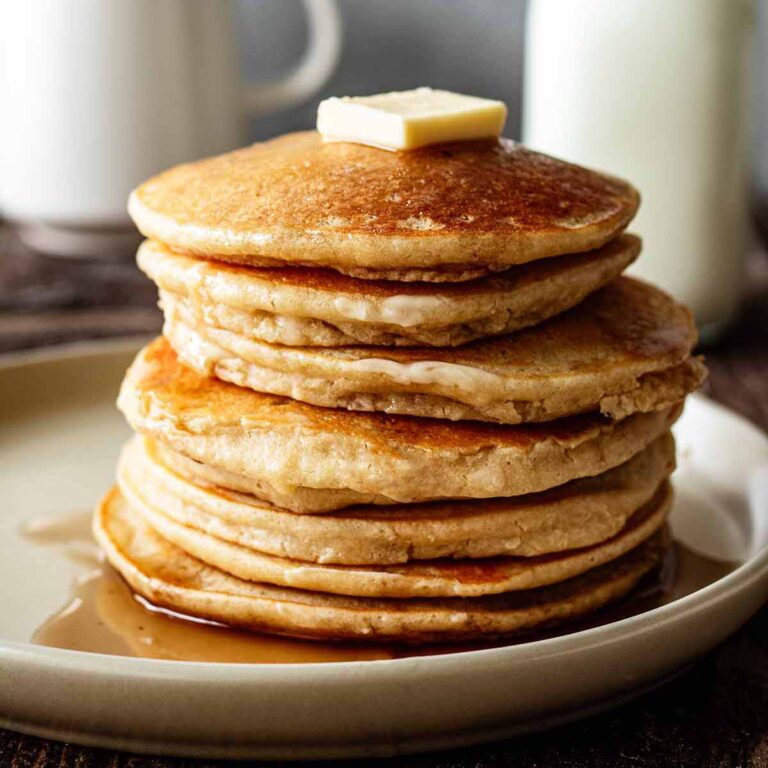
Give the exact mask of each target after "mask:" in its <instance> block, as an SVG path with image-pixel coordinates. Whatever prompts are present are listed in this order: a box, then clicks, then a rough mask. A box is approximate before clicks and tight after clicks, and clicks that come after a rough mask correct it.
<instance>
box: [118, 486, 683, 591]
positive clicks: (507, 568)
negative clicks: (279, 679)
mask: <svg viewBox="0 0 768 768" xmlns="http://www.w3.org/2000/svg"><path fill="white" fill-rule="evenodd" d="M671 500H672V493H671V489H670V487H669V485H668V484H665V485H664V487H663V488H661V489H660V490H659V492H658V493H657V494H656V496H654V498H653V500H652V501H651V502H649V503H648V504H647V505H645V506H644V507H643V508H642V509H640V510H638V511H637V512H636V513H635V515H633V516H632V518H631V519H630V520H629V522H628V523H627V525H626V526H625V527H624V528H623V529H622V530H621V531H620V532H619V533H618V534H616V535H615V536H613V537H611V538H610V539H607V540H606V541H602V542H600V543H598V544H594V545H592V546H591V547H586V548H583V549H576V550H566V551H564V552H559V553H556V554H548V555H539V556H538V557H508V556H506V557H492V558H482V559H479V560H466V559H464V560H431V561H418V560H414V561H411V562H408V563H404V564H400V565H388V566H385V565H331V564H319V563H310V562H306V561H302V560H291V559H288V558H283V557H276V556H274V555H267V554H264V553H262V552H256V551H254V550H253V549H250V548H248V547H244V546H242V545H240V544H237V543H232V542H229V541H225V540H224V539H220V538H218V537H217V536H212V535H210V534H208V533H203V532H202V531H200V530H198V529H197V528H193V527H191V526H187V525H184V524H182V523H179V522H178V521H176V520H174V519H173V518H172V517H170V516H168V515H166V514H164V512H163V511H162V510H161V509H159V508H158V507H155V506H152V505H149V504H141V505H139V506H136V507H134V506H132V505H131V504H130V503H129V507H130V508H131V509H132V510H133V511H134V512H135V513H136V514H140V515H141V516H142V517H143V518H144V520H145V521H146V522H147V523H148V524H149V525H150V527H152V528H154V529H155V531H157V532H158V533H159V534H160V535H161V536H162V537H163V538H164V539H167V540H168V541H170V542H171V543H172V544H175V545H176V546H178V547H180V548H181V549H183V550H184V551H185V552H187V553H188V554H190V555H192V556H193V557H196V558H197V559H199V560H202V561H203V562H205V563H207V564H208V565H212V566H215V567H216V568H218V569H219V570H221V571H224V572H226V573H229V574H231V575H233V576H237V577H238V578H241V579H245V580H246V581H257V582H262V583H265V584H275V585H277V586H284V587H296V588H298V589H307V590H310V591H313V592H327V593H331V594H340V595H351V596H357V597H480V596H482V595H495V594H500V593H502V592H512V591H518V590H522V589H533V588H536V587H541V586H546V585H549V584H555V583H557V582H560V581H565V580H566V579H569V578H572V577H573V576H577V575H579V574H581V573H584V572H585V571H587V570H589V569H590V568H595V567H598V566H600V565H603V564H604V563H607V562H610V561H611V560H614V559H615V558H617V557H620V556H621V555H624V554H626V553H627V552H628V551H629V550H630V549H633V548H634V547H636V546H637V545H638V544H640V543H641V542H643V541H645V539H647V538H648V537H649V536H650V535H651V534H652V533H654V532H655V531H657V530H658V529H659V528H660V527H661V525H662V523H663V522H664V519H665V517H666V514H667V511H668V509H669V505H670V503H671Z"/></svg>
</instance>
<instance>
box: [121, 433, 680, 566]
mask: <svg viewBox="0 0 768 768" xmlns="http://www.w3.org/2000/svg"><path fill="white" fill-rule="evenodd" d="M674 454H675V446H674V440H673V439H672V436H671V435H670V434H666V435H664V436H662V437H660V438H659V439H658V440H656V441H655V442H654V443H652V444H651V445H650V446H649V447H648V448H646V449H645V450H644V451H642V452H641V453H639V454H638V455H637V456H635V457H634V458H632V459H630V461H628V462H626V463H625V464H622V465H621V466H619V467H616V468H615V469H612V470H608V471H607V472H604V473H603V474H601V475H598V476H596V477H589V478H582V479H580V480H574V481H573V482H571V483H566V484H565V485H562V486H560V487H559V488H555V489H552V490H550V491H543V492H541V493H537V494H530V495H527V496H516V497H513V498H510V499H484V500H482V501H447V502H432V503H429V504H399V505H395V506H388V507H382V506H358V507H351V508H348V509H346V510H343V511H342V512H338V513H336V514H325V515H302V514H296V513H293V512H290V511H288V510H285V509H280V508H279V507H274V506H271V505H269V504H266V503H264V502H261V501H259V500H258V499H256V498H255V497H254V496H250V495H246V494H239V493H236V492H233V491H227V490H226V489H224V488H220V487H210V486H206V485H204V484H202V483H200V484H198V483H194V482H192V481H191V480H189V479H188V478H186V477H184V476H182V475H180V474H178V473H177V472H175V471H173V470H171V469H170V468H169V467H168V466H167V464H165V463H164V462H163V460H162V458H161V456H160V453H159V451H158V445H157V444H156V443H154V442H153V441H152V440H149V439H147V438H143V439H140V438H134V439H133V440H132V441H131V442H130V443H128V445H126V446H125V448H124V450H123V453H122V456H121V458H120V461H119V463H118V470H117V477H118V483H119V486H120V490H121V492H122V494H123V495H124V496H125V498H126V499H127V500H128V502H129V504H130V505H131V506H132V507H133V508H134V509H138V510H141V509H142V508H145V507H146V508H149V510H150V511H149V514H151V513H152V511H153V510H155V511H157V512H158V513H160V514H163V515H165V516H167V517H170V518H171V519H173V520H175V521H176V522H177V523H179V524H181V525H184V526H187V527H191V528H195V529H197V530H198V531H201V532H203V533H206V534H209V535H212V536H216V537H217V538H220V539H223V540H225V541H229V542H231V543H233V544H238V545H240V546H243V547H247V548H249V549H252V550H255V551H257V552H261V553H265V554H269V555H275V556H278V557H285V558H289V559H292V560H304V561H307V562H318V563H324V564H339V565H395V564H398V563H404V562H409V561H411V560H431V559H435V558H488V557H493V556H496V555H513V556H516V557H536V556H540V555H545V554H551V553H553V552H562V551H564V550H569V549H580V548H583V547H590V546H592V545H594V544H597V543H599V542H602V541H605V540H607V539H610V538H611V537H613V536H615V535H616V534H618V533H619V531H621V529H622V528H623V527H624V526H625V525H626V524H627V521H628V520H629V519H630V517H631V516H632V515H633V514H634V513H635V512H636V511H637V510H638V509H640V507H642V506H644V505H645V504H647V503H648V502H649V501H650V500H651V499H652V498H653V496H654V494H656V493H657V491H658V490H659V488H660V487H661V486H662V484H663V483H664V481H665V479H666V478H667V477H668V476H669V474H670V473H671V472H672V470H673V469H674V464H675V461H674Z"/></svg>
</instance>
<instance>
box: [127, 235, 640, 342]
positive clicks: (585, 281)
mask: <svg viewBox="0 0 768 768" xmlns="http://www.w3.org/2000/svg"><path fill="white" fill-rule="evenodd" d="M639 252H640V240H639V238H637V237H635V236H633V235H620V236H619V237H618V238H616V239H615V240H612V241H611V242H610V243H608V244H607V245H605V246H603V247H602V248H598V249H597V250H594V251H588V252H587V253H580V254H572V255H568V256H559V257H557V258H552V259H542V260H539V261H535V262H531V263H529V264H523V265H520V266H517V267H512V268H510V269H508V270H506V271H504V272H501V273H499V274H497V275H494V276H492V277H483V278H478V279H476V280H470V281H467V282H463V283H443V284H440V285H436V284H435V283H398V282H393V281H385V280H359V279H356V278H354V277H348V276H346V275H342V274H340V273H339V272H336V271H334V270H332V269H317V268H311V267H282V268H279V269H277V268H275V269H267V268H255V267H243V266H236V265H232V264H224V263H222V262H217V261H211V260H208V259H201V258H194V257H189V256H183V255H181V254H177V253H173V252H172V251H170V250H169V249H168V248H166V247H165V246H163V245H162V244H161V243H158V242H156V241H151V240H148V241H146V242H145V243H144V244H143V245H142V246H141V248H139V253H138V257H137V259H138V263H139V266H140V267H141V268H142V269H143V270H144V272H146V273H147V275H148V276H149V277H150V278H151V279H152V280H154V281H155V282H156V283H157V284H158V286H159V287H160V297H161V301H162V304H163V306H164V309H165V311H166V314H168V313H169V312H179V311H183V312H185V313H186V314H188V315H191V316H192V317H193V318H194V322H196V323H197V324H198V325H205V326H208V327H215V328H222V329H225V330H229V331H232V332H233V333H237V334H239V335H242V336H244V337H246V338H251V339H257V340H261V341H267V342H271V343H275V344H283V345H289V346H321V347H336V346H344V345H349V344H376V345H385V346H414V345H420V344H421V345H426V346H449V347H450V346H456V345H457V344H463V343H466V342H468V341H472V340H473V339H477V338H482V337H485V336H494V335H498V334H501V333H508V332H510V331H514V330H518V329H520V328H524V327H527V326H530V325H535V324H536V323H538V322H541V321H542V320H545V319H547V318H548V317H552V316H554V315H556V314H559V313H560V312H563V311H565V310H567V309H570V308H571V307H572V306H575V305H576V304H578V303H579V302H580V301H581V300H582V299H583V298H584V297H585V296H587V295H588V294H589V293H591V292H592V291H595V290H597V289H598V288H601V287H602V286H604V285H605V284H607V283H608V282H609V281H610V280H612V279H613V278H615V277H617V276H618V275H619V274H620V273H621V271H622V270H624V269H625V268H626V267H627V266H628V265H629V264H630V263H631V262H632V261H634V259H635V258H636V257H637V254H638V253H639Z"/></svg>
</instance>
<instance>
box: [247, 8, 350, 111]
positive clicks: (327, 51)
mask: <svg viewBox="0 0 768 768" xmlns="http://www.w3.org/2000/svg"><path fill="white" fill-rule="evenodd" d="M302 2H303V4H304V11H305V12H306V15H307V26H308V35H307V37H308V42H307V47H306V49H305V50H304V54H303V55H302V57H301V60H300V61H299V63H298V64H297V65H296V68H295V69H294V70H293V71H292V72H290V73H289V74H288V75H287V76H286V77H284V78H283V79H282V80H278V81H276V82H274V83H265V84H259V85H246V86H245V93H244V98H243V106H244V109H245V112H246V114H247V115H248V116H249V117H258V116H259V115H264V114H266V113H267V112H274V111H276V110H279V109H286V108H287V107H290V106H292V105H293V104H298V103H299V102H301V101H304V100H305V99H308V98H309V97H310V96H311V95H312V94H313V93H315V92H316V91H318V90H319V89H320V88H322V87H323V85H324V84H325V82H326V81H327V80H328V78H329V77H330V76H331V75H332V74H333V72H334V70H335V69H336V64H337V63H338V61H339V55H340V53H341V18H340V15H339V9H338V6H337V5H336V0H302Z"/></svg>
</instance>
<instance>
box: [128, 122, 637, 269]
mask: <svg viewBox="0 0 768 768" xmlns="http://www.w3.org/2000/svg"><path fill="white" fill-rule="evenodd" d="M638 205H639V195H638V193H637V191H636V190H635V189H634V188H633V187H632V186H631V185H629V184H628V183H627V182H625V181H621V180H619V179H615V178H613V177H610V176H606V175H603V174H599V173H596V172H594V171H590V170H587V169H585V168H581V167H579V166H576V165H572V164H570V163H566V162H563V161H561V160H556V159H554V158H551V157H548V156H546V155H542V154H540V153H537V152H533V151H531V150H528V149H526V148H524V147H522V146H521V145H519V144H516V143H515V142H513V141H510V140H508V139H500V140H498V141H497V140H485V141H464V142H457V143H453V144H443V145H439V146H430V147H424V148H422V149H417V150H413V151H409V152H386V151H383V150H380V149H375V148H373V147H367V146H362V145H359V144H348V143H324V142H323V141H322V139H321V138H320V136H319V135H318V134H317V133H316V132H314V131H307V132H303V133H291V134H287V135H285V136H280V137H278V138H276V139H272V140H271V141H266V142H263V143H260V144H254V145H252V146H250V147H246V148H244V149H240V150H237V151H235V152H230V153H228V154H225V155H221V156H218V157H212V158H208V159H206V160H200V161H198V162H194V163H187V164H185V165H179V166H177V167H175V168H172V169H170V170H168V171H165V172H164V173H161V174H160V175H158V176H155V177H154V178H152V179H150V180H149V181H146V182H145V183H144V184H142V185H141V186H139V187H138V188H137V189H136V190H134V191H133V193H132V194H131V197H130V201H129V211H130V213H131V216H132V217H133V220H134V221H135V222H136V225H137V226H138V228H139V229H140V230H141V232H142V233H143V234H144V235H145V236H147V237H149V238H153V239H156V240H159V241H161V242H163V243H165V244H167V245H168V246H170V247H171V248H173V249H174V250H177V251H181V252H188V253H193V254H197V255H201V256H207V257H209V258H214V259H220V260H224V261H229V262H233V263H239V264H245V265H248V266H259V267H261V266H276V265H280V264H288V265H293V266H298V265H303V266H316V267H330V268H333V269H336V270H338V271H339V272H342V273H346V274H349V275H353V276H357V277H364V278H385V279H393V280H402V281H413V280H427V281H444V280H447V281H457V280H466V279H471V278H474V277H478V276H479V275H482V274H486V273H488V272H493V271H500V270H503V269H506V268H508V267H510V266H512V265H515V264H523V263H525V262H528V261H534V260H536V259H542V258H547V257H551V256H560V255H563V254H567V253H580V252H583V251H589V250H593V249H594V248H599V247H601V246H602V245H604V244H605V243H607V242H608V241H609V240H611V239H612V238H613V237H615V236H616V235H617V234H619V233H620V232H621V231H622V230H623V229H624V228H625V227H626V225H627V224H628V223H629V221H630V220H631V218H632V217H633V216H634V214H635V212H636V211H637V207H638Z"/></svg>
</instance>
